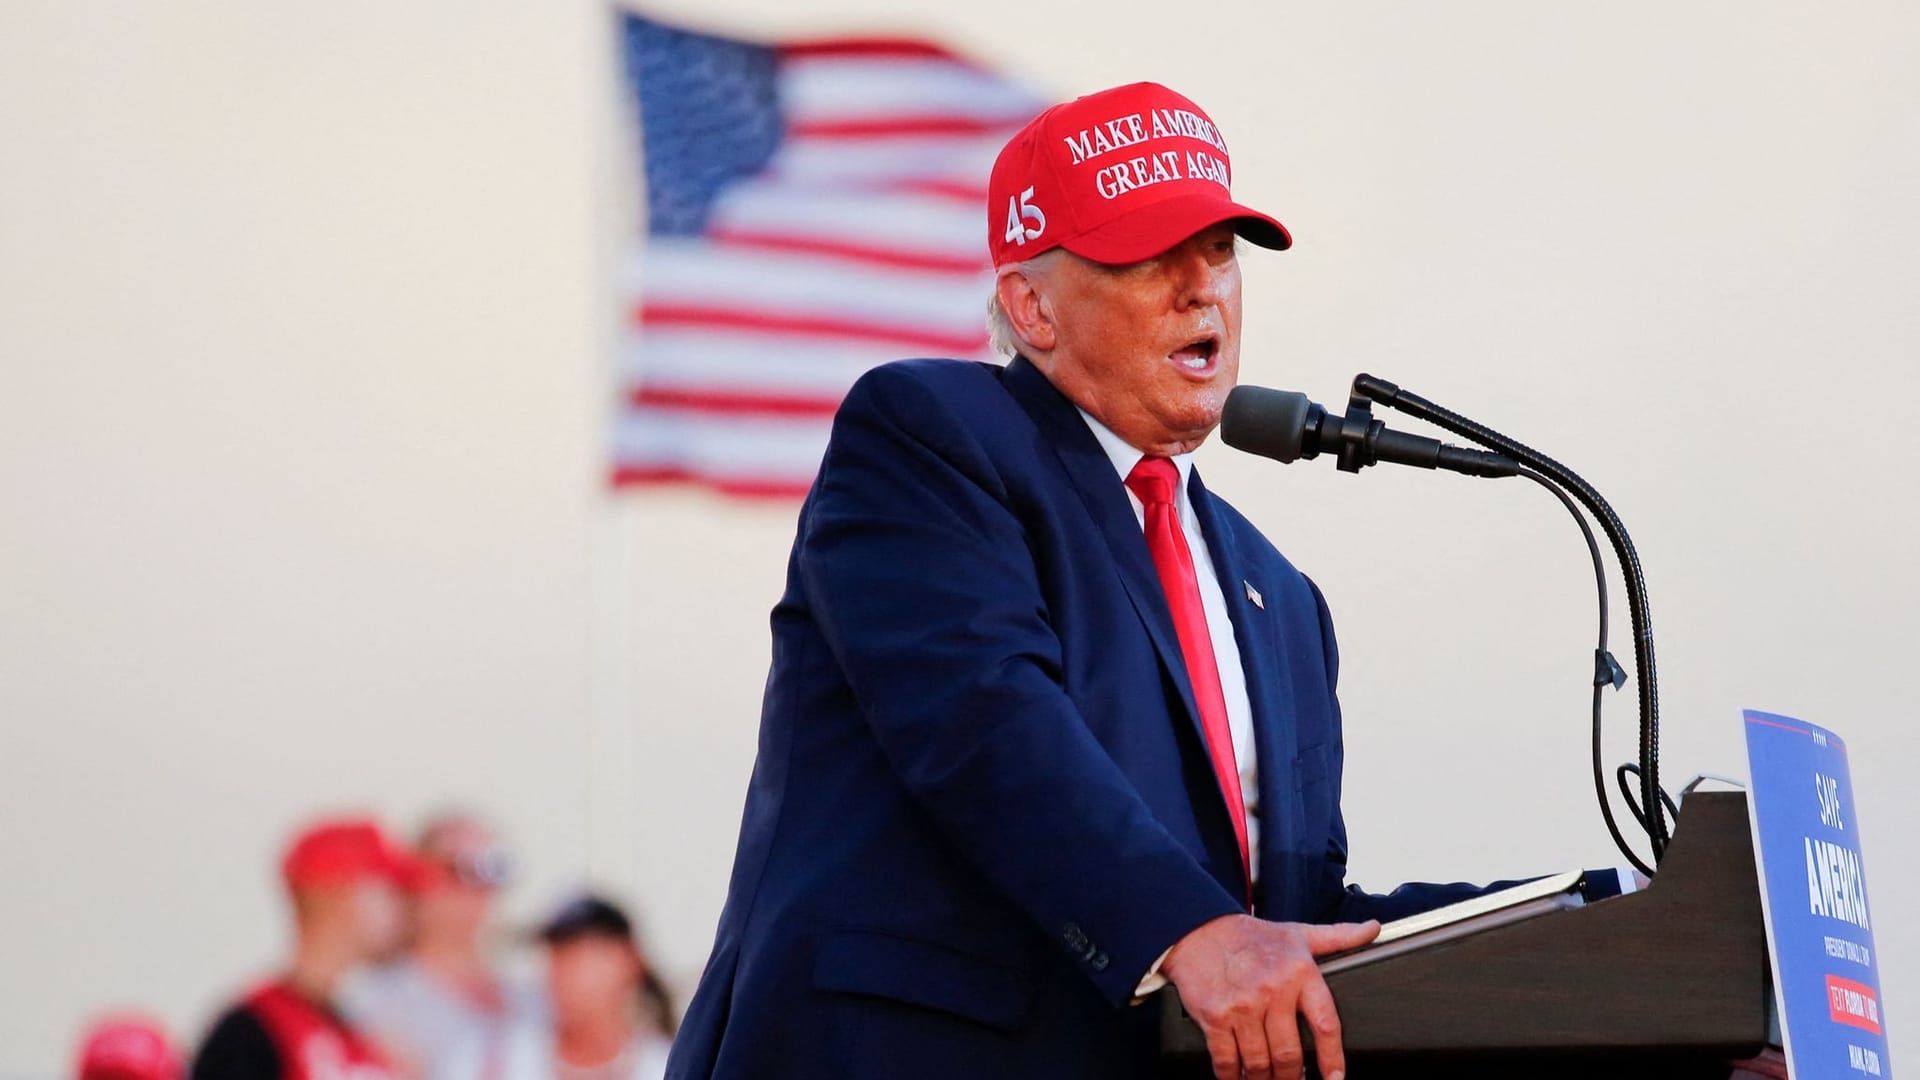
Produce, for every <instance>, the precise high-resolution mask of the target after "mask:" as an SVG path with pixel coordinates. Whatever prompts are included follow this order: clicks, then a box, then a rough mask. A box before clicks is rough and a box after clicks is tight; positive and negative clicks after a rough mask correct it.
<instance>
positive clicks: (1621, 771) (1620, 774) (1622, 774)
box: [1613, 761, 1680, 828]
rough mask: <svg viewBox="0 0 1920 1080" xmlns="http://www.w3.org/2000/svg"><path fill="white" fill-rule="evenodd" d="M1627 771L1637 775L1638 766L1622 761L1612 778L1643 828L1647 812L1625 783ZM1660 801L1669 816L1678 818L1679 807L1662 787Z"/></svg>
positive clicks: (1638, 772) (1628, 807)
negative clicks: (1641, 807) (1617, 783)
mask: <svg viewBox="0 0 1920 1080" xmlns="http://www.w3.org/2000/svg"><path fill="white" fill-rule="evenodd" d="M1628 773H1632V774H1633V775H1635V776H1639V775H1640V766H1638V765H1635V764H1634V763H1633V762H1631V761H1628V762H1624V763H1622V764H1621V766H1620V767H1619V768H1617V769H1615V770H1614V771H1613V778H1614V779H1615V780H1616V781H1618V782H1619V784H1620V797H1621V798H1623V799H1625V800H1626V801H1627V809H1629V810H1631V811H1633V818H1634V820H1635V821H1638V822H1639V823H1640V826H1641V827H1642V828H1645V827H1646V824H1647V812H1646V811H1644V810H1642V809H1640V800H1639V799H1636V798H1634V795H1633V788H1631V787H1629V786H1628V785H1627V774H1628ZM1660 802H1661V804H1662V805H1664V806H1665V807H1666V808H1667V814H1668V816H1669V817H1674V818H1678V817H1679V816H1680V808H1679V807H1678V806H1675V805H1674V803H1673V799H1672V797H1671V796H1669V795H1668V794H1667V793H1666V791H1665V790H1664V789H1663V790H1662V791H1661V792H1660Z"/></svg>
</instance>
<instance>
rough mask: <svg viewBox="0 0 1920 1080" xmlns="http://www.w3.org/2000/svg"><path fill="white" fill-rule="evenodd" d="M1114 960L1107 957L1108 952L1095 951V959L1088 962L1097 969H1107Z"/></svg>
mask: <svg viewBox="0 0 1920 1080" xmlns="http://www.w3.org/2000/svg"><path fill="white" fill-rule="evenodd" d="M1112 962H1113V961H1111V960H1109V959H1107V954H1106V953H1103V952H1097V953H1094V954H1093V959H1091V960H1089V961H1087V963H1089V964H1091V965H1093V970H1095V971H1105V970H1107V965H1108V964H1110V963H1112Z"/></svg>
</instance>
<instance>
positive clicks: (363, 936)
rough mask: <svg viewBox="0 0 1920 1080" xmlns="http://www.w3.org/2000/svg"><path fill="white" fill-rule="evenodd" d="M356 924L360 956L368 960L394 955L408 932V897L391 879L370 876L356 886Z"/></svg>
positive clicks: (354, 900) (353, 902)
mask: <svg viewBox="0 0 1920 1080" xmlns="http://www.w3.org/2000/svg"><path fill="white" fill-rule="evenodd" d="M350 903H351V904H352V906H353V916H354V924H355V928H356V930H357V936H358V939H359V940H358V942H357V944H358V945H359V951H360V955H361V958H362V959H363V960H366V961H368V962H379V961H383V960H389V959H392V958H393V956H394V955H395V954H396V953H397V952H398V951H399V949H400V946H401V944H402V942H403V940H404V935H405V932H406V911H407V909H406V900H405V899H404V898H403V897H402V896H401V895H400V890H399V889H397V888H395V887H394V886H393V884H392V883H391V882H387V881H382V880H379V879H374V878H369V879H367V880H364V881H361V882H360V883H359V884H358V885H356V886H354V889H353V894H352V899H351V901H350Z"/></svg>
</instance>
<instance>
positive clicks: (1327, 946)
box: [1307, 919, 1380, 956]
mask: <svg viewBox="0 0 1920 1080" xmlns="http://www.w3.org/2000/svg"><path fill="white" fill-rule="evenodd" d="M1379 933H1380V924H1379V923H1378V922H1376V921H1374V920H1372V919H1369V920H1367V921H1366V922H1363V923H1351V922H1349V923H1334V924H1333V925H1332V926H1309V927H1307V950H1308V951H1309V952H1311V953H1313V955H1315V956H1325V955H1327V954H1328V953H1337V952H1345V951H1346V950H1348V949H1357V948H1359V947H1360V946H1362V945H1365V944H1366V943H1367V942H1369V941H1372V940H1373V939H1374V936H1375V935H1377V934H1379Z"/></svg>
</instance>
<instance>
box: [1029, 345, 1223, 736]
mask: <svg viewBox="0 0 1920 1080" xmlns="http://www.w3.org/2000/svg"><path fill="white" fill-rule="evenodd" d="M1006 386H1007V390H1008V391H1009V392H1010V393H1011V394H1012V395H1013V397H1014V399H1015V400H1016V401H1018V402H1019V403H1020V405H1021V407H1022V408H1024V409H1026V411H1027V414H1028V415H1029V416H1031V417H1032V418H1033V422H1034V423H1035V424H1037V425H1039V428H1040V431H1041V433H1042V434H1043V435H1044V436H1045V437H1046V440H1045V441H1046V443H1047V445H1048V446H1050V447H1052V448H1053V451H1054V453H1055V454H1057V455H1058V456H1059V458H1060V463H1061V465H1063V466H1065V468H1066V472H1067V477H1068V479H1070V480H1071V481H1072V482H1073V486H1074V489H1075V490H1076V491H1077V492H1078V493H1079V495H1080V501H1081V502H1082V503H1084V504H1085V505H1086V508H1087V513H1088V514H1089V515H1091V516H1092V518H1093V523H1094V526H1095V527H1096V528H1097V529H1098V530H1099V532H1100V535H1101V536H1102V537H1103V538H1104V539H1105V540H1106V543H1107V547H1108V548H1109V549H1110V550H1111V551H1112V552H1113V561H1114V565H1115V566H1116V567H1118V568H1119V571H1120V582H1121V584H1122V585H1124V586H1125V587H1126V590H1127V597H1128V598H1129V599H1130V600H1131V601H1132V602H1133V609H1134V611H1135V612H1137V613H1138V614H1139V616H1140V621H1141V622H1142V623H1144V624H1145V625H1146V628H1147V636H1148V637H1150V638H1151V639H1152V640H1153V648H1154V651H1155V652H1157V653H1158V654H1159V655H1160V664H1161V666H1162V667H1163V668H1164V669H1165V670H1166V672H1167V674H1168V675H1169V676H1171V677H1172V679H1173V683H1174V686H1175V687H1176V688H1178V690H1179V692H1180V704H1181V706H1182V708H1184V709H1185V711H1186V714H1187V722H1188V724H1189V725H1191V726H1192V728H1193V730H1194V733H1195V734H1197V735H1199V736H1200V738H1201V740H1202V745H1205V739H1206V734H1205V732H1204V731H1203V730H1202V728H1201V726H1200V710H1199V708H1198V707H1197V706H1195V705H1194V701H1193V684H1192V683H1191V682H1190V681H1189V680H1188V678H1187V662H1186V660H1185V659H1184V658H1183V657H1182V656H1181V655H1180V639H1179V638H1178V637H1177V636H1176V635H1175V634H1174V630H1173V615H1172V613H1171V612H1170V611H1169V610H1168V608H1167V597H1166V594H1165V593H1164V592H1163V591H1162V590H1161V588H1160V577H1159V575H1158V574H1157V573H1156V572H1155V571H1154V568H1153V556H1152V555H1150V554H1148V552H1147V539H1146V536H1145V535H1144V534H1143V533H1142V532H1141V531H1140V522H1139V521H1138V520H1136V519H1135V518H1134V516H1133V504H1132V503H1130V502H1128V501H1127V494H1126V488H1125V486H1124V485H1122V484H1121V483H1120V478H1119V477H1117V476H1115V475H1114V474H1113V462H1112V460H1111V459H1109V458H1108V457H1107V455H1106V452H1105V451H1103V450H1101V449H1100V443H1099V440H1097V439H1095V438H1094V437H1093V432H1092V431H1090V430H1088V428H1087V423H1086V421H1085V420H1083V419H1081V418H1080V413H1079V411H1078V410H1076V409H1075V408H1074V407H1073V403H1072V402H1070V401H1068V400H1067V399H1066V397H1065V396H1064V395H1062V394H1061V393H1060V391H1058V390H1056V389H1054V386H1053V384H1052V383H1050V382H1048V381H1047V378H1046V376H1045V375H1042V374H1041V373H1040V370H1039V369H1038V368H1036V367H1034V366H1033V364H1032V363H1031V362H1029V361H1028V360H1027V359H1026V358H1025V357H1015V358H1014V360H1013V362H1012V363H1010V364H1008V365H1007V373H1006Z"/></svg>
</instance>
